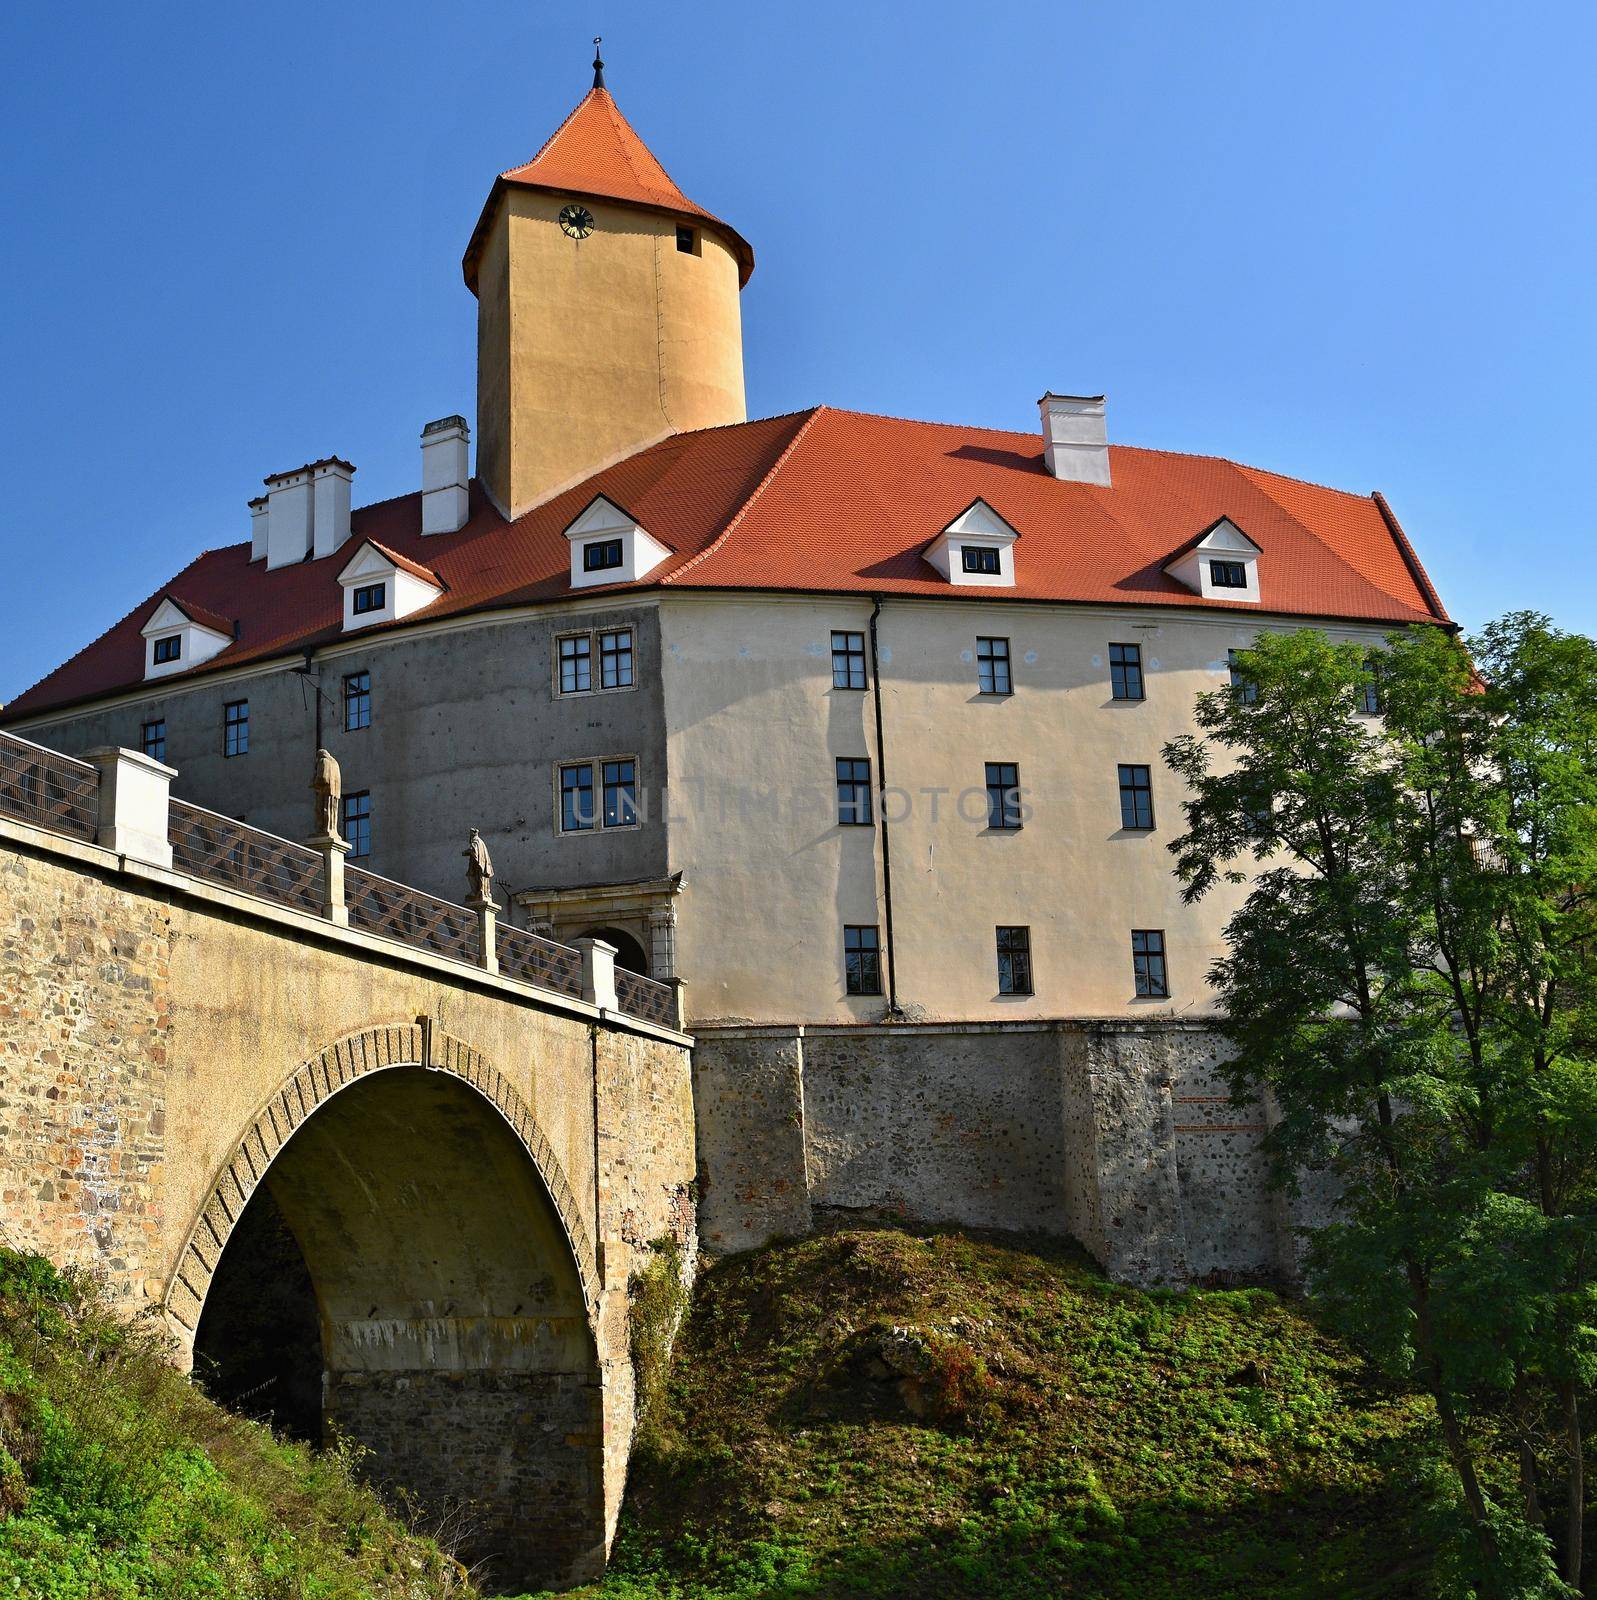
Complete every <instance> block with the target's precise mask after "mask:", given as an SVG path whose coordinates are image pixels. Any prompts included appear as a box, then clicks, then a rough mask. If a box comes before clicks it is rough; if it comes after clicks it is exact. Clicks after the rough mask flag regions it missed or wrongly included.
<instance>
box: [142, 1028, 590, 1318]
mask: <svg viewBox="0 0 1597 1600" xmlns="http://www.w3.org/2000/svg"><path fill="white" fill-rule="evenodd" d="M393 1067H423V1068H426V1069H428V1070H430V1071H434V1072H447V1073H450V1074H452V1075H453V1076H454V1077H456V1078H458V1079H460V1081H461V1082H462V1083H464V1084H466V1085H467V1086H468V1087H469V1088H471V1089H473V1090H475V1091H476V1092H477V1093H478V1094H479V1095H481V1096H482V1098H483V1099H484V1100H486V1101H487V1102H488V1103H489V1105H491V1106H492V1107H493V1108H494V1110H495V1111H497V1112H498V1113H499V1115H500V1117H501V1118H502V1119H503V1120H504V1122H505V1123H506V1125H507V1126H508V1127H509V1128H510V1131H511V1132H512V1133H513V1134H515V1136H516V1139H517V1141H518V1142H519V1143H520V1144H521V1146H522V1148H523V1149H524V1150H525V1151H526V1152H527V1154H528V1155H529V1156H530V1157H531V1158H532V1163H533V1165H534V1167H535V1168H536V1169H537V1172H538V1176H539V1178H540V1179H541V1180H542V1182H543V1186H544V1189H545V1190H546V1191H547V1193H548V1195H549V1198H550V1200H551V1201H552V1202H553V1203H554V1208H555V1211H556V1212H557V1213H558V1215H559V1217H560V1221H561V1223H562V1225H563V1226H564V1228H565V1233H566V1240H567V1243H568V1244H569V1245H570V1248H571V1254H572V1258H573V1262H574V1265H575V1266H576V1269H577V1275H578V1277H579V1278H580V1279H581V1282H582V1297H583V1300H584V1301H585V1302H586V1305H587V1310H588V1319H589V1322H590V1324H592V1323H593V1322H594V1321H595V1319H596V1318H597V1316H598V1310H599V1274H598V1270H597V1267H596V1265H595V1260H594V1252H593V1245H592V1243H591V1242H590V1240H589V1238H588V1229H587V1226H586V1224H585V1223H584V1222H583V1220H582V1216H581V1213H580V1212H579V1211H578V1209H577V1200H576V1196H575V1194H573V1192H572V1189H571V1185H570V1184H569V1183H568V1182H567V1181H566V1175H565V1173H564V1172H563V1171H562V1170H561V1167H560V1163H559V1161H558V1159H557V1158H556V1156H555V1153H554V1150H553V1149H552V1148H551V1147H550V1144H549V1141H548V1140H547V1139H546V1138H545V1137H544V1133H543V1129H542V1128H540V1127H539V1126H538V1121H537V1119H536V1118H535V1117H534V1116H533V1114H532V1111H531V1108H530V1107H529V1106H528V1105H527V1103H526V1101H525V1100H523V1099H522V1097H521V1095H520V1094H519V1093H518V1092H517V1090H516V1088H515V1086H514V1085H513V1084H512V1083H511V1082H510V1081H509V1079H507V1078H506V1077H505V1076H504V1075H503V1074H502V1073H501V1072H500V1071H499V1070H498V1069H497V1068H496V1067H494V1066H492V1065H490V1064H489V1063H488V1062H487V1061H485V1060H484V1059H483V1057H482V1056H481V1055H480V1054H479V1053H478V1052H477V1051H476V1050H474V1049H472V1048H471V1046H470V1045H468V1044H464V1043H462V1042H461V1041H460V1040H459V1039H456V1038H453V1037H451V1036H450V1035H449V1034H447V1033H444V1032H442V1031H441V1030H439V1029H438V1028H436V1027H434V1026H433V1025H432V1019H431V1018H427V1017H424V1018H422V1019H421V1020H420V1021H418V1022H414V1023H406V1024H402V1025H400V1026H397V1027H388V1028H366V1029H364V1030H362V1031H361V1032H359V1033H352V1034H350V1035H349V1036H348V1037H346V1038H343V1039H340V1040H338V1041H337V1043H335V1044H330V1045H328V1047H327V1048H326V1049H325V1050H323V1051H321V1052H320V1053H319V1054H317V1055H314V1056H312V1057H311V1059H310V1060H309V1061H307V1062H305V1063H304V1064H303V1065H302V1066H301V1067H300V1068H299V1069H298V1070H297V1071H296V1072H293V1073H291V1074H290V1075H289V1077H288V1078H287V1079H286V1080H285V1081H284V1082H283V1083H282V1084H281V1085H280V1086H279V1088H278V1089H277V1090H276V1091H275V1092H274V1093H273V1094H272V1096H271V1098H270V1099H268V1100H267V1101H266V1103H265V1104H264V1105H263V1106H261V1107H260V1109H259V1110H258V1111H257V1112H256V1114H255V1116H254V1118H253V1119H252V1120H251V1122H250V1125H249V1127H248V1129H247V1130H246V1131H245V1133H244V1136H243V1138H241V1139H240V1140H239V1142H238V1143H237V1144H236V1145H235V1146H234V1147H233V1151H232V1154H231V1155H230V1156H229V1157H228V1158H227V1160H226V1161H225V1162H224V1163H223V1164H222V1169H221V1171H220V1173H219V1174H218V1175H217V1178H216V1180H215V1182H214V1183H213V1184H212V1185H211V1188H210V1191H209V1193H208V1194H207V1196H206V1201H205V1204H204V1205H203V1206H202V1207H201V1208H200V1214H199V1217H198V1219H197V1220H196V1222H195V1224H194V1226H193V1228H192V1229H191V1230H190V1232H189V1236H188V1240H187V1242H186V1243H185V1244H184V1246H183V1249H182V1251H181V1253H180V1254H179V1256H178V1261H177V1267H176V1268H175V1269H174V1271H173V1273H172V1277H171V1281H170V1282H169V1283H168V1284H167V1289H166V1294H165V1297H164V1300H163V1305H164V1309H165V1311H166V1314H167V1316H168V1317H170V1318H171V1320H172V1321H173V1322H174V1323H175V1324H176V1325H177V1327H178V1328H179V1329H180V1330H181V1338H182V1340H183V1342H184V1343H185V1344H188V1343H190V1342H191V1341H192V1340H193V1337H194V1333H195V1330H196V1329H197V1328H198V1327H199V1323H200V1312H201V1310H202V1309H203V1307H204V1305H205V1296H206V1294H207V1292H208V1291H209V1289H210V1285H211V1278H212V1277H213V1276H214V1274H215V1272H216V1268H217V1264H218V1263H219V1262H220V1260H221V1258H222V1250H223V1247H224V1246H225V1245H226V1244H227V1241H228V1238H229V1236H230V1235H231V1234H232V1232H233V1229H234V1227H235V1226H236V1225H237V1223H238V1219H239V1217H240V1216H241V1215H242V1214H243V1211H244V1207H245V1205H246V1204H247V1203H248V1201H249V1198H250V1196H251V1195H252V1194H253V1193H254V1192H255V1190H256V1189H257V1188H259V1186H260V1184H261V1181H262V1179H264V1178H265V1176H266V1171H267V1168H268V1167H270V1166H271V1164H272V1162H273V1160H274V1159H275V1158H276V1156H277V1153H278V1151H280V1150H281V1149H282V1148H283V1146H284V1145H285V1144H287V1143H288V1141H289V1139H290V1138H291V1137H292V1136H293V1133H294V1130H295V1129H296V1128H298V1127H299V1126H300V1124H301V1123H302V1122H304V1121H305V1120H306V1119H307V1118H308V1117H310V1116H311V1115H312V1114H313V1113H314V1112H315V1111H316V1110H317V1108H318V1107H319V1106H321V1105H324V1104H325V1103H326V1102H327V1101H328V1100H330V1099H331V1098H332V1097H333V1096H334V1095H335V1094H337V1093H338V1092H339V1090H341V1089H347V1088H348V1087H349V1086H350V1085H351V1084H352V1083H356V1082H358V1081H359V1080H360V1079H362V1078H364V1077H366V1076H368V1075H369V1074H371V1073H373V1072H384V1071H387V1070H389V1069H390V1068H393Z"/></svg>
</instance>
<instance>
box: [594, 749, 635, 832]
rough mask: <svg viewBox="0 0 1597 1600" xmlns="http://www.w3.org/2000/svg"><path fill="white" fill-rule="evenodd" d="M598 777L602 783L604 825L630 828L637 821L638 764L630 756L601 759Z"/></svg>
mask: <svg viewBox="0 0 1597 1600" xmlns="http://www.w3.org/2000/svg"><path fill="white" fill-rule="evenodd" d="M599 766H600V778H601V781H602V782H603V784H604V825H605V827H607V828H631V827H635V826H636V825H637V821H638V764H637V762H636V761H633V760H631V759H630V758H624V759H622V760H618V761H602V762H600V764H599Z"/></svg>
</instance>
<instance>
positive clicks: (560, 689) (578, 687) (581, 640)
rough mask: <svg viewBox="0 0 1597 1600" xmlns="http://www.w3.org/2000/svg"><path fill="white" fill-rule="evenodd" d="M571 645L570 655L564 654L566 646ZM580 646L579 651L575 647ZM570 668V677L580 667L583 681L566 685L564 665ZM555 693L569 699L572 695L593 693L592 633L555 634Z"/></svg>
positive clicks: (573, 675) (574, 675) (574, 674)
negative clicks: (568, 686) (570, 685)
mask: <svg viewBox="0 0 1597 1600" xmlns="http://www.w3.org/2000/svg"><path fill="white" fill-rule="evenodd" d="M567 645H570V646H572V651H571V654H570V655H567V654H566V646H567ZM579 645H580V646H581V647H582V648H581V650H580V651H579V650H578V649H577V648H576V647H577V646H579ZM568 663H569V665H570V666H571V668H572V677H573V678H576V677H577V676H578V673H577V669H578V668H579V667H580V668H581V669H582V671H581V676H582V677H583V678H584V679H585V680H586V681H585V682H583V683H573V685H572V687H571V688H569V689H568V688H567V687H566V667H567V665H568ZM555 693H556V694H557V695H558V696H559V697H560V698H561V699H562V700H565V699H569V698H570V697H571V696H572V695H577V694H592V693H593V635H592V634H591V633H559V634H556V635H555Z"/></svg>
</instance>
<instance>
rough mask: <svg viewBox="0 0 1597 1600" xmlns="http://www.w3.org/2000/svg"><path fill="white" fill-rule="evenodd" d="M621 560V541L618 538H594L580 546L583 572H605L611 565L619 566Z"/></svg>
mask: <svg viewBox="0 0 1597 1600" xmlns="http://www.w3.org/2000/svg"><path fill="white" fill-rule="evenodd" d="M621 562H622V553H621V541H620V540H619V539H594V540H593V541H592V542H591V543H589V544H585V545H583V547H582V570H583V571H584V572H605V571H607V570H608V569H609V568H611V567H619V566H620V565H621Z"/></svg>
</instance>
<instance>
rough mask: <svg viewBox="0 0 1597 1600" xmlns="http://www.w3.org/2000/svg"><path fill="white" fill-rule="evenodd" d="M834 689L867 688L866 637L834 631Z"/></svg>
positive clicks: (859, 634) (861, 634) (860, 634)
mask: <svg viewBox="0 0 1597 1600" xmlns="http://www.w3.org/2000/svg"><path fill="white" fill-rule="evenodd" d="M832 687H833V688H834V689H863V688H864V687H865V635H864V634H863V633H839V632H838V631H837V630H836V629H835V628H834V629H833V630H832Z"/></svg>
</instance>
